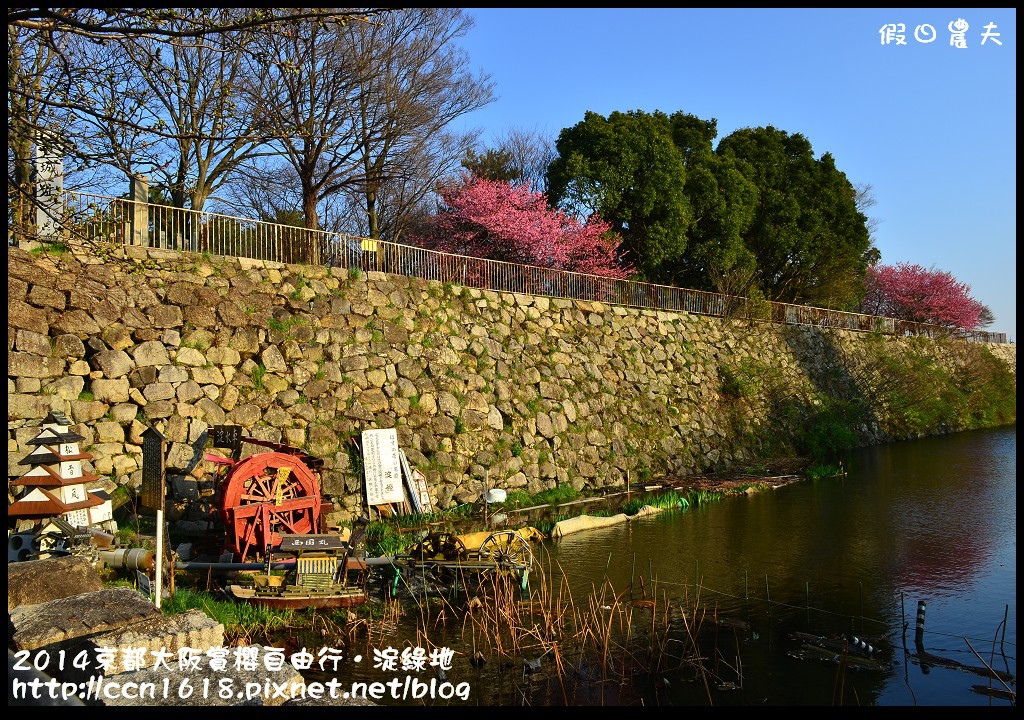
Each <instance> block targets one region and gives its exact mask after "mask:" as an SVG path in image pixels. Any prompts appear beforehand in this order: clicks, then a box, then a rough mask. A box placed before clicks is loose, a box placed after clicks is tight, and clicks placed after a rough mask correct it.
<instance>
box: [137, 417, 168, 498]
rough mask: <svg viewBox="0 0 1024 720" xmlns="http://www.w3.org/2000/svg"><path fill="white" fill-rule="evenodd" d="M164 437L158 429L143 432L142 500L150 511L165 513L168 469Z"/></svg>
mask: <svg viewBox="0 0 1024 720" xmlns="http://www.w3.org/2000/svg"><path fill="white" fill-rule="evenodd" d="M165 446H166V442H165V440H164V436H163V435H161V434H160V431H159V430H157V429H156V428H149V429H147V430H144V431H143V432H142V488H141V490H140V499H141V501H142V506H143V507H144V508H148V509H150V510H153V511H154V512H155V511H159V512H163V509H164V498H165V497H166V495H167V492H166V485H165V478H166V468H165V466H164V462H165V454H164V450H165Z"/></svg>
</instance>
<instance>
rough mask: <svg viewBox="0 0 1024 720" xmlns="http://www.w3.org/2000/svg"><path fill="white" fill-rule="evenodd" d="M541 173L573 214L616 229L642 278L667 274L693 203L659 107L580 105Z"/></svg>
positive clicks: (558, 202)
mask: <svg viewBox="0 0 1024 720" xmlns="http://www.w3.org/2000/svg"><path fill="white" fill-rule="evenodd" d="M555 147H556V149H557V151H558V157H557V158H555V160H554V161H553V162H552V163H551V165H550V166H549V168H548V173H547V185H548V198H549V202H550V203H551V204H552V206H553V207H560V208H562V209H563V210H565V211H566V212H569V213H571V214H574V215H576V216H577V217H580V218H589V217H590V216H592V215H595V214H596V215H598V216H599V217H600V218H601V219H602V220H604V221H607V222H609V223H610V224H611V227H612V229H613V230H614V231H615V232H616V233H618V234H619V235H621V236H622V238H623V242H622V250H623V256H622V259H623V261H625V262H628V263H631V264H633V265H634V266H635V267H636V268H637V270H638V272H639V274H640V277H641V278H642V279H644V280H647V281H649V282H657V283H668V282H670V281H671V280H672V278H673V276H674V274H675V272H676V270H677V267H678V263H679V261H680V259H681V258H682V257H683V253H684V251H685V250H686V233H687V229H688V227H689V224H690V222H691V218H692V210H691V208H690V206H689V203H688V202H687V198H686V194H685V193H684V187H685V184H686V169H685V166H684V162H683V155H682V153H681V152H680V150H679V148H677V147H676V145H675V143H674V142H673V139H672V126H671V123H670V122H669V118H668V116H666V115H665V113H663V112H660V111H658V112H654V113H653V114H651V113H645V112H642V111H630V112H628V113H621V112H613V113H612V114H611V115H609V116H608V117H607V118H605V117H603V116H602V115H600V114H598V113H595V112H589V111H588V112H587V113H586V115H585V117H584V120H583V121H582V122H580V123H577V124H576V125H574V126H573V127H571V128H567V129H564V130H562V132H561V133H560V134H559V137H558V140H557V142H556V145H555Z"/></svg>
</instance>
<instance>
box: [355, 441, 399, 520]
mask: <svg viewBox="0 0 1024 720" xmlns="http://www.w3.org/2000/svg"><path fill="white" fill-rule="evenodd" d="M399 463H400V460H399V458H398V432H397V431H396V430H395V429H394V428H388V429H383V430H363V474H364V475H365V476H366V502H367V504H368V505H386V504H387V503H399V502H403V501H404V500H405V492H404V490H403V489H402V474H401V472H402V471H401V465H400V464H399Z"/></svg>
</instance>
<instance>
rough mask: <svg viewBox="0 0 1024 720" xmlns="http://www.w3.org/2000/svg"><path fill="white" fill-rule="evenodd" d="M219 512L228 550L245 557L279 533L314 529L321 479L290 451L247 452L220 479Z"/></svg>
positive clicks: (277, 540) (270, 542) (259, 550)
mask: <svg viewBox="0 0 1024 720" xmlns="http://www.w3.org/2000/svg"><path fill="white" fill-rule="evenodd" d="M221 513H222V515H223V520H224V528H225V531H226V532H227V549H228V550H230V551H231V552H233V553H235V554H237V555H238V556H239V557H240V558H241V561H242V562H247V561H248V559H249V558H250V557H252V555H253V554H256V553H262V552H263V551H264V550H265V549H266V547H267V545H277V544H278V543H280V542H281V534H282V533H284V534H292V535H307V534H315V533H317V532H319V527H318V524H319V518H320V481H319V479H318V478H317V476H316V475H314V474H313V471H312V470H310V469H309V468H308V467H307V466H306V465H305V464H304V463H303V462H302V460H300V459H299V458H298V457H297V456H295V455H289V454H287V453H279V452H271V453H259V454H257V455H252V456H250V457H248V458H245V459H244V460H241V461H239V462H237V463H235V465H234V466H233V467H232V468H231V471H230V472H229V473H228V476H227V477H226V478H225V485H224V489H223V496H222V500H221Z"/></svg>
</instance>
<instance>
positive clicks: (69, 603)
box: [10, 587, 160, 650]
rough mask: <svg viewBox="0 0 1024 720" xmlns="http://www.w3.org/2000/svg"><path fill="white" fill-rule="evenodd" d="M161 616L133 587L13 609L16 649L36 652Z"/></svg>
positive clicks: (85, 594) (117, 588)
mask: <svg viewBox="0 0 1024 720" xmlns="http://www.w3.org/2000/svg"><path fill="white" fill-rule="evenodd" d="M158 615H160V611H159V610H157V609H156V607H154V605H153V603H151V602H150V601H149V599H148V598H146V597H144V596H143V595H142V594H141V593H139V592H138V591H136V590H133V589H132V588H128V587H116V588H109V589H105V590H97V591H94V592H86V593H78V594H75V595H67V596H64V597H60V598H57V599H55V600H49V601H47V602H42V603H38V604H35V605H21V606H18V607H15V608H14V609H12V610H11V611H10V618H11V628H12V629H13V634H12V636H11V641H12V643H13V644H14V648H15V649H16V650H35V649H37V648H42V647H45V646H48V645H53V644H55V643H59V642H63V641H67V640H73V639H75V638H81V637H85V636H88V635H95V634H97V633H100V632H104V631H110V630H116V629H118V628H122V627H124V626H126V625H130V624H131V623H134V622H138V621H140V620H145V619H148V618H153V617H154V616H158Z"/></svg>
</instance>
